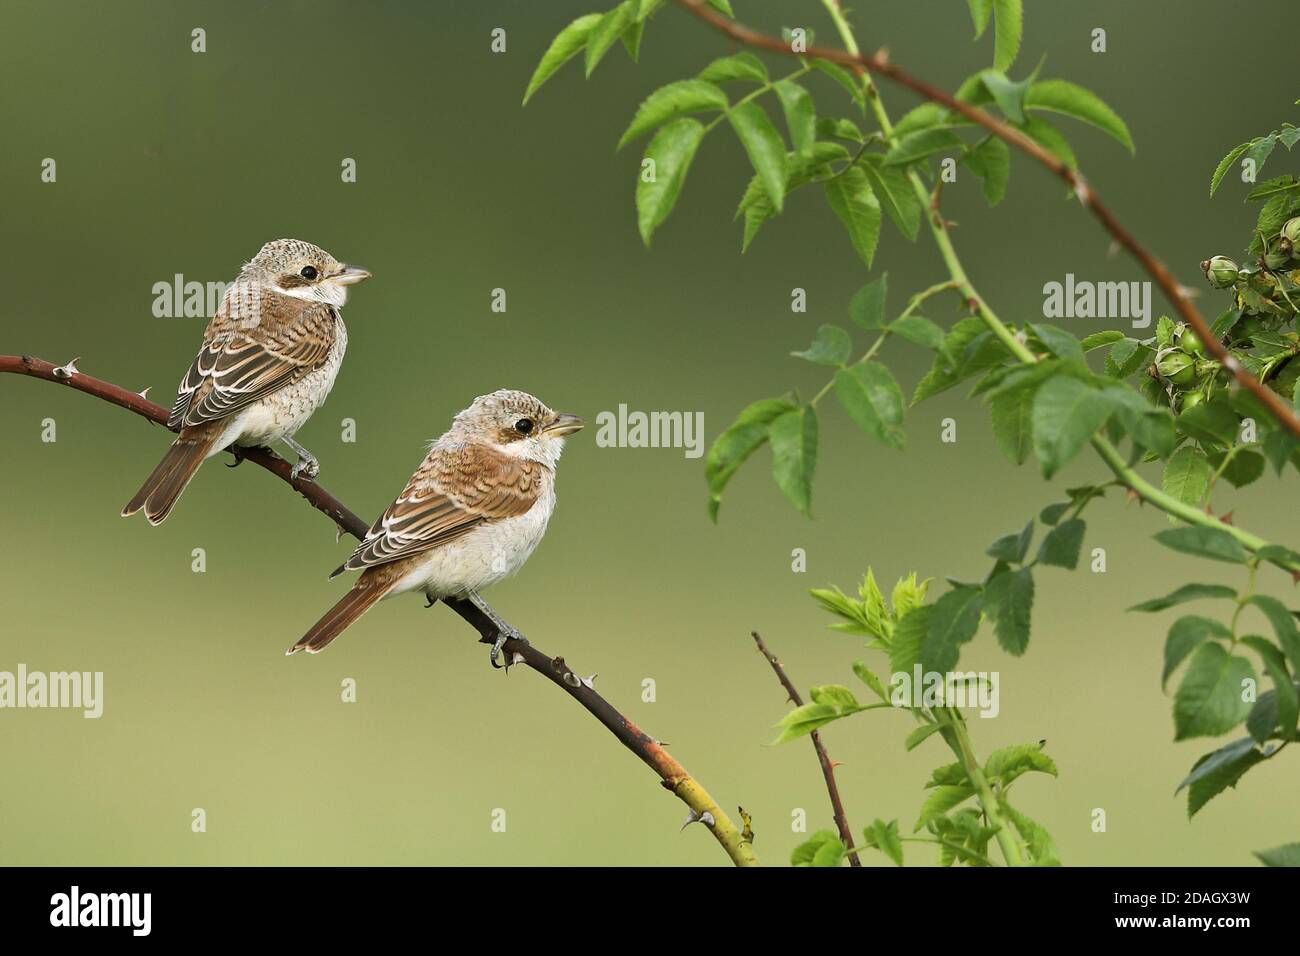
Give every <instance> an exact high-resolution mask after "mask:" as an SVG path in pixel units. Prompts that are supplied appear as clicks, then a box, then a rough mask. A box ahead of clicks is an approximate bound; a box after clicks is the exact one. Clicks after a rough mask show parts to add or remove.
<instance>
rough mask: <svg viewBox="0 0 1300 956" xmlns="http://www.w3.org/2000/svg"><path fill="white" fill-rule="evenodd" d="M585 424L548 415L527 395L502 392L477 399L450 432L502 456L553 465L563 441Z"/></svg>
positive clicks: (553, 413) (560, 414)
mask: <svg viewBox="0 0 1300 956" xmlns="http://www.w3.org/2000/svg"><path fill="white" fill-rule="evenodd" d="M585 424H586V422H584V421H583V420H582V419H581V418H579V417H578V416H577V415H567V414H565V413H563V412H556V411H552V410H551V409H550V408H548V407H547V406H546V404H545V403H544V402H542V401H541V399H538V398H534V397H533V396H532V395H529V394H528V393H527V392H521V391H518V390H516V389H510V388H502V389H498V390H497V391H495V392H492V393H491V394H490V395H480V396H479V397H478V398H476V399H474V402H473V404H471V405H470V407H469V408H467V409H465V410H464V411H463V412H461V413H460V414H459V415H457V416H456V419H455V421H454V422H453V423H452V431H453V432H454V433H456V435H457V437H460V438H462V439H465V440H471V441H478V442H483V443H485V444H490V445H492V446H494V447H495V448H496V449H497V450H498V451H500V452H502V453H503V454H506V455H512V456H515V457H519V458H527V459H529V460H530V461H540V462H543V463H545V464H548V465H554V464H555V462H556V461H558V460H559V458H560V452H561V451H563V450H564V440H565V438H567V437H568V436H569V435H572V434H573V433H574V432H576V431H578V430H580V429H581V428H582V427H583V426H584V425H585Z"/></svg>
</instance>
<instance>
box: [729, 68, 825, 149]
mask: <svg viewBox="0 0 1300 956" xmlns="http://www.w3.org/2000/svg"><path fill="white" fill-rule="evenodd" d="M811 70H812V67H811V66H808V65H807V64H804V65H803V66H801V67H799V69H797V70H795V71H794V72H793V73H787V74H786V75H785V76H783V77H781V78H780V79H776V80H768V81H767V82H766V83H764V84H763V85H762V86H760V87H759V88H758V89H756V90H754V91H753V92H752V93H749V94H748V95H746V96H742V97H741V98H740V99H738V100H736V102H734V103H732V104H731V105H730V106H728V107H727V108H726V109H725V110H723V111H722V112H721V113H719V114H718V115H717V116H716V117H715V118H714V119H713V121H712V122H710V123H708V124H707V125H706V126H705V127H704V132H706V133H707V132H708V131H709V130H711V129H713V127H715V126H717V125H718V124H719V123H721V122H722V121H723V120H724V119H726V118H727V115H728V114H729V113H730V112H731V111H732V110H734V109H735V108H736V107H737V106H744V105H745V104H746V103H749V102H751V101H753V100H756V99H758V98H759V97H760V96H762V95H763V94H764V93H766V92H768V91H769V90H771V89H774V88H775V87H776V84H778V83H784V82H786V81H787V80H797V79H798V78H799V77H801V76H803V75H804V74H805V73H808V72H811Z"/></svg>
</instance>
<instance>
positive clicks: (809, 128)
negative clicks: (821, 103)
mask: <svg viewBox="0 0 1300 956" xmlns="http://www.w3.org/2000/svg"><path fill="white" fill-rule="evenodd" d="M773 88H774V89H775V90H776V95H777V98H778V99H779V100H780V101H781V109H782V111H783V112H784V113H785V125H786V128H787V129H788V130H789V131H790V142H791V143H792V144H793V145H794V148H795V150H797V151H798V152H807V151H808V150H809V149H811V148H812V144H813V141H814V140H815V139H816V138H817V108H816V107H815V106H813V101H812V96H810V95H809V93H808V91H807V90H805V89H804V88H803V87H802V86H800V85H799V84H798V83H795V82H794V81H793V80H781V81H780V82H779V83H777V84H776V85H775V86H774V87H773Z"/></svg>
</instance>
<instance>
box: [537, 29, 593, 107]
mask: <svg viewBox="0 0 1300 956" xmlns="http://www.w3.org/2000/svg"><path fill="white" fill-rule="evenodd" d="M603 16H604V14H601V13H588V14H587V15H586V16H581V17H578V19H576V20H574V21H573V22H572V23H570V24H569V25H568V26H567V27H565V28H564V29H563V30H561V31H560V32H559V34H558V35H556V37H555V39H554V40H552V41H551V45H550V46H549V47H547V49H546V52H545V53H543V54H542V59H541V62H539V63H538V64H537V69H536V70H534V71H533V76H532V79H530V80H529V81H528V89H527V90H525V91H524V104H525V105H527V103H528V100H529V98H530V97H531V96H532V95H533V94H534V93H536V92H537V90H538V88H539V87H540V86H541V85H542V84H543V83H545V82H546V81H547V80H549V79H550V78H551V77H552V76H553V75H554V74H555V72H556V70H558V69H559V68H560V67H562V66H564V64H565V63H567V62H569V60H571V59H573V58H574V57H575V56H577V55H578V53H579V52H581V50H582V48H583V47H585V46H586V45H587V38H588V37H589V36H591V31H592V30H593V29H594V28H595V26H596V24H597V23H599V22H600V20H601V19H602V17H603Z"/></svg>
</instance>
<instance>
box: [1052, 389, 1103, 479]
mask: <svg viewBox="0 0 1300 956" xmlns="http://www.w3.org/2000/svg"><path fill="white" fill-rule="evenodd" d="M1114 410H1115V399H1114V397H1113V396H1111V395H1110V394H1109V393H1107V392H1105V391H1099V390H1097V389H1093V388H1089V387H1088V386H1087V385H1085V384H1084V383H1083V382H1081V381H1079V380H1078V379H1076V378H1069V377H1066V376H1059V377H1056V378H1052V379H1049V380H1048V381H1047V382H1046V383H1044V384H1043V386H1042V387H1041V388H1039V389H1038V391H1037V393H1035V395H1034V411H1033V423H1034V453H1035V454H1036V455H1037V456H1038V461H1039V464H1040V466H1041V468H1042V472H1043V477H1044V478H1051V477H1052V476H1053V475H1055V474H1056V473H1057V472H1058V471H1060V470H1061V468H1063V467H1065V465H1067V464H1068V463H1069V462H1070V461H1071V460H1073V458H1074V456H1075V455H1077V454H1078V453H1079V450H1080V449H1081V448H1083V446H1084V445H1085V444H1086V443H1087V442H1088V440H1089V439H1090V438H1092V436H1093V434H1094V433H1095V432H1096V431H1097V429H1099V428H1100V427H1101V426H1102V425H1104V424H1105V423H1106V419H1107V418H1109V417H1110V415H1111V413H1112V412H1113V411H1114Z"/></svg>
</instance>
